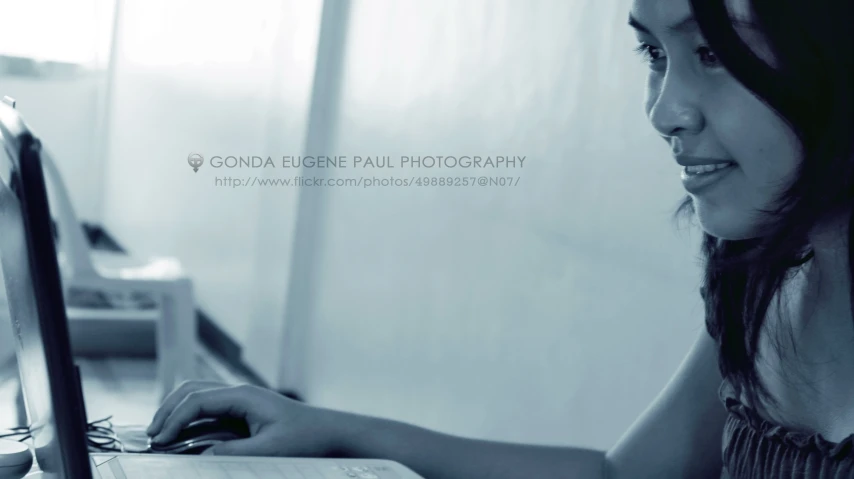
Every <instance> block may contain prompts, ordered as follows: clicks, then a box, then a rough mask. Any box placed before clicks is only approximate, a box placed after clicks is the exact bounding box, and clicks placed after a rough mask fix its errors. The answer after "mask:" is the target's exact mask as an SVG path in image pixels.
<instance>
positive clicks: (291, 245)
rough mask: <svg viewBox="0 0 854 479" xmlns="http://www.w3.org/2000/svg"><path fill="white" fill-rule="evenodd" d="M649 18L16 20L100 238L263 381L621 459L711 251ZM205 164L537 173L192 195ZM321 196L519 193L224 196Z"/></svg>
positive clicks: (206, 180) (31, 104) (426, 13)
mask: <svg viewBox="0 0 854 479" xmlns="http://www.w3.org/2000/svg"><path fill="white" fill-rule="evenodd" d="M630 4H631V2H630V0H596V1H593V0H571V1H567V0H527V1H524V2H523V1H520V0H430V1H426V0H326V1H322V0H241V1H234V0H221V1H218V2H210V1H201V0H168V1H167V0H146V1H141V0H127V1H121V0H62V1H59V0H56V1H48V0H26V1H22V0H17V1H13V0H0V7H2V10H0V12H2V15H3V17H4V19H5V20H6V21H5V22H4V26H3V27H2V28H0V93H2V94H3V95H9V96H11V97H14V98H15V99H16V100H17V102H18V104H17V108H18V110H19V111H20V112H21V113H22V114H23V116H24V118H25V119H26V120H27V121H28V123H29V124H30V126H31V127H32V129H33V130H34V131H35V132H36V133H37V134H38V135H40V136H41V138H42V140H43V141H44V143H45V145H46V146H47V148H48V150H49V151H50V152H51V154H52V155H53V157H54V159H55V161H56V163H57V166H58V168H59V170H60V171H61V174H62V179H63V181H64V183H65V186H66V187H67V189H68V191H69V195H70V197H71V201H72V203H73V205H74V208H75V211H76V213H77V215H78V217H79V219H80V220H81V221H82V222H84V223H85V225H86V227H87V232H88V233H90V236H89V237H90V239H91V238H92V237H93V236H92V235H93V234H95V233H93V231H95V232H96V233H97V234H100V235H102V236H103V237H108V238H110V239H111V241H114V242H115V243H116V244H118V245H121V247H122V248H123V249H124V250H126V251H127V252H129V254H132V255H134V256H140V257H147V256H151V255H167V256H170V257H174V258H177V259H179V260H180V262H181V264H182V266H183V268H185V270H186V271H187V274H188V275H189V276H190V277H191V279H192V282H193V289H194V293H195V302H196V307H197V308H198V311H199V316H198V318H199V319H198V324H197V325H196V326H194V327H195V331H196V334H197V336H198V339H199V341H200V344H202V345H203V349H204V351H205V352H206V353H205V354H210V355H212V357H215V358H216V360H217V361H219V362H221V363H222V364H224V365H225V366H226V367H228V368H230V370H235V371H239V372H240V374H241V376H240V377H241V378H247V379H246V380H251V381H254V382H256V383H258V384H263V385H266V386H269V387H271V388H275V389H277V390H282V391H291V392H295V393H297V394H298V395H299V396H301V397H302V398H303V399H304V400H306V401H307V402H309V403H312V404H316V405H320V406H324V407H331V408H337V409H343V410H348V411H354V412H359V413H363V414H370V415H377V416H383V417H388V418H393V419H398V420H402V421H406V422H410V423H414V424H418V425H422V426H425V427H429V428H433V429H438V430H441V431H444V432H448V433H452V434H460V435H465V436H469V437H477V438H489V439H495V440H507V441H524V442H532V443H541V444H554V445H574V446H588V447H595V448H607V447H610V446H611V445H612V444H613V443H614V442H615V441H616V440H617V439H618V437H619V436H620V435H621V434H622V433H623V432H624V431H625V429H626V428H627V427H628V426H629V425H630V424H631V423H632V422H633V420H634V419H635V418H636V417H637V415H638V414H639V413H641V412H642V410H643V409H644V408H645V407H646V406H647V404H648V403H649V402H650V401H651V400H652V399H653V398H654V397H655V396H656V394H657V393H658V392H659V390H660V389H661V388H662V387H663V386H664V384H665V383H666V382H667V380H668V379H669V377H670V375H671V374H672V373H673V372H674V370H675V369H676V367H677V366H678V364H679V362H680V360H681V359H682V357H683V355H684V354H685V353H686V352H687V351H688V349H689V347H690V345H691V343H692V341H693V339H694V338H695V337H696V335H697V334H698V333H699V332H700V331H701V330H702V328H703V309H702V302H701V299H700V296H699V294H698V288H699V285H700V269H699V263H698V252H699V250H698V246H699V240H700V233H699V230H697V229H696V228H695V227H689V225H687V224H686V225H685V227H684V228H682V229H679V228H677V227H676V225H675V224H674V223H673V222H672V221H671V214H672V212H673V211H674V209H675V208H676V206H677V205H678V203H679V201H680V200H681V198H682V195H683V194H684V192H683V190H682V186H681V184H680V182H679V167H678V166H677V165H676V164H675V162H674V161H673V159H672V157H671V156H670V151H669V149H668V147H667V145H666V144H665V143H664V142H663V141H661V139H660V138H659V137H658V135H657V134H656V132H655V131H654V129H653V128H652V127H651V126H650V124H649V123H648V121H647V119H646V117H645V115H644V112H643V100H644V92H645V80H646V74H647V67H646V66H645V65H644V64H643V62H642V61H641V59H640V58H639V57H636V56H635V55H634V54H633V53H632V47H633V46H634V45H635V39H634V35H633V33H632V32H631V31H630V29H629V28H628V27H627V26H626V20H627V16H628V11H629V8H630ZM193 152H195V153H199V154H201V155H203V156H204V157H205V158H206V159H208V160H209V158H210V157H211V156H214V155H219V156H222V157H225V156H228V155H233V156H243V157H247V156H261V157H265V158H266V157H267V156H272V157H273V158H281V157H282V156H284V155H294V156H296V155H346V156H348V157H351V158H352V157H353V156H357V155H362V156H368V155H376V156H391V157H392V159H396V158H400V155H411V156H417V155H435V156H450V155H453V156H463V155H470V156H476V155H477V156H484V157H485V156H493V157H495V156H500V155H503V156H514V155H515V156H524V157H525V162H524V164H523V166H521V167H520V166H518V165H517V166H516V167H514V168H506V169H502V170H497V171H494V172H491V171H486V172H485V173H479V172H474V173H473V172H472V171H471V170H468V171H462V170H441V171H439V170H436V169H432V170H431V169H427V168H408V169H407V168H400V167H398V168H396V169H394V170H391V169H381V168H374V169H361V170H358V169H354V168H352V167H349V168H326V169H319V168H314V169H303V170H302V171H298V170H295V169H291V170H289V171H285V170H284V169H282V168H275V169H270V168H265V169H245V168H244V169H232V170H226V169H225V168H221V169H219V170H217V169H216V168H213V167H211V165H210V163H209V162H206V163H205V164H204V165H203V166H202V167H201V168H200V169H199V171H198V172H193V170H192V168H190V167H189V166H188V163H187V157H188V154H190V153H193ZM295 174H299V175H302V176H305V177H323V178H353V179H358V178H359V177H374V178H376V177H382V178H390V177H395V176H396V177H409V176H421V177H432V176H436V177H448V176H463V177H471V176H474V175H479V174H487V175H494V176H504V177H514V178H518V184H516V185H515V186H504V187H500V186H487V187H472V186H469V187H463V186H409V187H404V186H386V187H382V186H375V187H367V188H366V187H364V186H362V187H356V186H341V187H336V188H320V187H312V186H305V187H296V186H290V187H284V186H281V185H279V186H254V187H245V188H232V187H226V186H223V185H217V184H216V179H217V178H223V177H224V176H231V177H235V178H236V177H240V178H250V177H263V178H293V177H294V175H295ZM0 234H2V232H0ZM0 327H2V328H3V329H2V330H1V331H0V338H2V340H0V355H2V357H0V360H4V361H5V360H6V359H7V358H12V359H14V347H13V341H12V338H11V330H10V329H9V323H8V320H6V321H3V322H2V324H0ZM111 331H112V332H110V333H109V335H111V337H110V340H111V341H114V342H116V344H120V343H121V341H122V340H123V338H124V340H125V341H129V342H136V343H137V344H138V343H139V342H140V341H148V340H142V339H140V338H148V337H149V336H145V335H141V336H132V335H131V333H121V332H116V331H119V330H111ZM105 334H107V333H105ZM151 338H153V335H152V336H151ZM75 341H77V340H76V339H75ZM150 341H153V339H151V340H150ZM152 348H153V346H152ZM114 349H116V348H114ZM118 349H121V348H118ZM142 349H145V348H144V347H143V348H142ZM110 355H113V356H115V355H116V353H115V352H112V353H110ZM119 356H120V355H119ZM142 356H144V354H142ZM143 360H144V359H143ZM119 361H121V359H120V360H119ZM93 364H94V363H93ZM122 364H136V363H122ZM92 368H94V369H97V366H91V368H90V369H92ZM121 371H124V372H119V373H116V374H118V375H123V374H131V373H130V372H128V371H129V370H128V369H124V370H121ZM140 374H142V375H143V376H145V374H148V373H140ZM104 388H105V389H109V388H108V387H106V386H105V387H104ZM114 389H115V388H114ZM119 394H126V395H130V396H134V395H137V393H134V392H132V391H130V390H128V391H124V392H122V391H119ZM139 394H142V393H139ZM88 395H89V391H88V390H87V407H89V404H88V400H89V397H88ZM13 397H14V396H11V395H8V394H7V395H4V396H3V397H2V398H0V399H2V401H10V400H12V399H10V398H13ZM119 398H120V396H119ZM110 401H113V402H118V401H120V399H117V398H116V396H111V399H110ZM140 401H143V403H142V406H141V407H142V410H144V411H146V414H148V412H149V411H150V412H153V410H154V408H156V405H157V403H156V401H155V400H154V399H153V397H149V396H145V399H144V400H140ZM102 404H103V405H102V406H99V407H100V408H106V409H109V407H110V404H112V403H110V402H103V403H102ZM4 408H5V404H0V409H4ZM105 414H106V413H105ZM105 414H102V415H105ZM93 419H94V418H93ZM139 420H140V421H147V419H145V418H141V419H139Z"/></svg>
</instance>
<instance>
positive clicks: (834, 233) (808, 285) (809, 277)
mask: <svg viewBox="0 0 854 479" xmlns="http://www.w3.org/2000/svg"><path fill="white" fill-rule="evenodd" d="M849 221H850V210H848V211H845V212H842V213H837V214H834V215H831V216H829V217H828V218H827V219H826V220H824V221H821V222H820V223H818V224H817V225H816V226H815V227H814V228H813V230H812V231H811V232H810V234H809V242H810V246H811V247H812V250H813V252H814V257H813V259H812V261H810V264H809V266H808V267H807V268H806V270H805V272H804V275H803V283H802V287H803V290H802V292H801V293H802V294H803V296H802V297H803V303H802V306H806V307H807V308H806V309H807V311H809V312H807V311H804V310H802V311H801V312H802V313H804V312H807V316H810V315H811V313H812V312H815V313H817V314H819V315H820V316H821V319H820V321H816V323H815V324H821V325H822V328H825V327H830V328H831V329H832V330H836V331H837V332H841V331H846V332H847V331H851V332H854V329H852V324H854V322H852V319H854V318H852V305H851V281H852V279H851V272H850V266H849V259H848V225H849ZM801 319H806V318H801Z"/></svg>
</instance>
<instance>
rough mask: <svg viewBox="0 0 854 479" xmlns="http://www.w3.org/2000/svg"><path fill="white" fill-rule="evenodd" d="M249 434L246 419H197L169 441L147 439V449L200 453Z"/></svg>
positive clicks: (161, 452)
mask: <svg viewBox="0 0 854 479" xmlns="http://www.w3.org/2000/svg"><path fill="white" fill-rule="evenodd" d="M250 435H251V433H250V432H249V426H248V425H247V424H246V421H243V420H240V419H233V418H216V419H199V420H197V421H194V422H192V423H190V424H189V425H188V426H187V427H185V428H184V429H183V430H181V432H179V433H178V436H177V437H176V438H175V439H174V440H173V441H171V442H168V443H165V444H158V443H154V442H151V441H150V440H149V445H148V447H149V450H150V451H151V452H154V453H158V454H201V453H202V452H203V451H204V450H205V449H207V448H209V447H211V446H213V445H214V444H218V443H220V442H224V441H234V440H236V439H244V438H247V437H249V436H250Z"/></svg>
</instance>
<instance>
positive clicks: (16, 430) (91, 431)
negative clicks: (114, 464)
mask: <svg viewBox="0 0 854 479" xmlns="http://www.w3.org/2000/svg"><path fill="white" fill-rule="evenodd" d="M112 418H113V416H107V417H105V418H104V419H99V420H97V421H92V422H90V423H88V424H87V425H86V443H87V445H88V447H89V452H125V448H124V444H122V441H121V440H120V439H119V438H118V437H117V436H116V433H115V432H114V431H113V423H112V422H110V419H112ZM102 424H103V425H102ZM16 436H21V437H20V438H19V439H18V441H19V442H24V441H26V440H28V439H31V438H32V437H33V435H32V430H31V427H30V426H16V427H11V428H9V429H7V430H6V431H4V432H3V433H2V434H0V438H12V437H16Z"/></svg>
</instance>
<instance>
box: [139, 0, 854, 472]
mask: <svg viewBox="0 0 854 479" xmlns="http://www.w3.org/2000/svg"><path fill="white" fill-rule="evenodd" d="M852 9H854V2H852V1H850V0H838V1H837V0H809V1H807V0H753V1H748V0H733V1H727V2H724V1H719V2H714V1H701V0H635V3H634V5H633V7H632V10H631V15H630V21H629V24H630V25H631V27H632V28H634V30H635V31H636V33H637V37H638V40H639V43H640V45H639V47H638V51H639V52H641V53H642V54H643V56H644V59H645V61H647V62H648V64H649V67H650V71H649V77H648V95H647V102H646V110H647V113H648V116H649V119H650V121H651V123H652V125H653V126H654V128H655V129H656V130H657V131H658V133H659V134H661V136H662V137H663V138H664V140H665V141H667V142H668V144H669V145H670V147H671V148H672V150H673V154H674V156H675V159H676V161H677V162H678V163H679V164H681V165H684V166H685V171H684V172H683V182H684V185H685V188H686V190H688V192H689V195H688V196H687V198H686V202H685V203H684V204H683V206H682V207H681V208H680V211H677V213H680V212H683V213H690V214H694V215H695V216H696V218H697V219H698V220H699V223H700V225H701V226H702V228H703V230H704V232H705V242H704V254H705V258H706V267H705V278H704V279H705V280H704V286H703V288H702V290H701V294H702V295H703V298H704V300H705V305H706V325H707V332H704V334H702V335H701V336H700V338H699V339H698V340H697V341H696V343H695V344H694V346H693V348H692V350H691V352H690V353H689V355H688V357H687V358H686V359H685V361H684V363H683V364H682V366H681V367H680V368H679V370H678V371H677V373H676V375H675V376H674V378H673V379H672V381H671V382H670V383H669V384H668V385H667V387H666V388H665V390H664V391H663V392H662V394H661V395H660V396H659V397H658V398H657V399H656V401H655V402H654V403H653V404H652V405H651V406H650V408H649V409H648V410H647V412H645V413H644V414H643V415H642V417H641V418H639V419H638V420H637V422H636V423H635V425H634V426H632V428H631V429H630V430H629V431H628V432H627V433H626V434H625V435H624V437H623V438H622V439H621V440H620V441H619V443H618V444H617V445H616V446H615V447H614V448H613V449H612V450H610V451H608V452H602V451H592V450H583V449H574V448H557V447H539V446H528V445H515V444H503V443H493V442H485V441H477V440H470V439H463V438H459V437H452V436H448V435H444V434H439V433H436V432H432V431H428V430H425V429H421V428H417V427H414V426H410V425H406V424H401V423H398V422H393V421H387V420H382V419H377V418H368V417H362V416H357V415H352V414H346V413H342V412H337V411H330V410H323V409H318V408H314V407H310V406H307V405H304V404H301V403H297V402H293V401H291V400H288V399H286V398H283V397H281V396H279V395H277V394H274V393H272V392H270V391H266V390H263V389H259V388H253V387H247V386H241V387H236V388H230V387H221V386H219V385H211V384H204V383H189V384H185V385H183V386H182V387H181V388H179V389H178V390H177V391H175V392H174V393H173V394H172V395H171V396H170V397H169V398H168V399H167V400H166V401H165V402H164V404H163V405H162V407H161V409H160V410H159V411H158V412H157V414H156V415H155V417H154V419H153V421H152V424H151V427H150V429H149V433H150V434H152V435H156V436H157V437H156V438H155V439H156V440H161V441H168V440H170V439H172V438H173V437H174V436H175V434H176V433H177V432H178V431H179V430H180V429H181V428H182V427H184V426H185V425H187V424H188V423H189V422H190V421H192V420H194V419H196V418H198V417H200V416H210V415H221V414H231V415H236V416H239V417H243V418H245V419H246V420H247V421H248V423H249V424H250V426H251V429H252V432H253V434H254V435H253V436H252V437H251V438H249V439H246V440H242V441H234V442H230V443H223V444H221V445H219V446H217V447H216V449H215V451H214V452H215V453H216V454H249V455H293V456H323V455H336V456H350V457H375V458H388V459H392V460H396V461H398V462H401V463H403V464H406V465H408V466H409V467H410V468H412V469H414V470H416V471H417V472H419V473H421V474H422V475H424V476H425V477H428V478H446V479H472V478H490V479H503V478H508V479H509V478H518V477H525V478H534V477H537V478H546V477H575V478H600V477H611V478H623V477H631V478H646V477H650V478H652V477H655V478H666V477H674V478H677V477H678V478H702V477H721V476H723V477H732V478H756V477H783V478H791V477H816V478H842V477H854V436H853V435H852V433H854V374H852V373H851V369H850V368H851V366H852V365H854V315H852V308H851V304H852V297H854V287H852V281H851V271H852V267H854V249H852V247H851V245H852V227H854V222H852V221H851V215H852V204H854V157H852V152H853V151H854V149H852V138H854V120H852V117H854V105H852V91H854V78H852V59H854V40H852V35H851V33H850V31H851V27H852V24H854V14H852ZM704 165H705V166H704ZM721 445H723V450H721Z"/></svg>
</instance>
